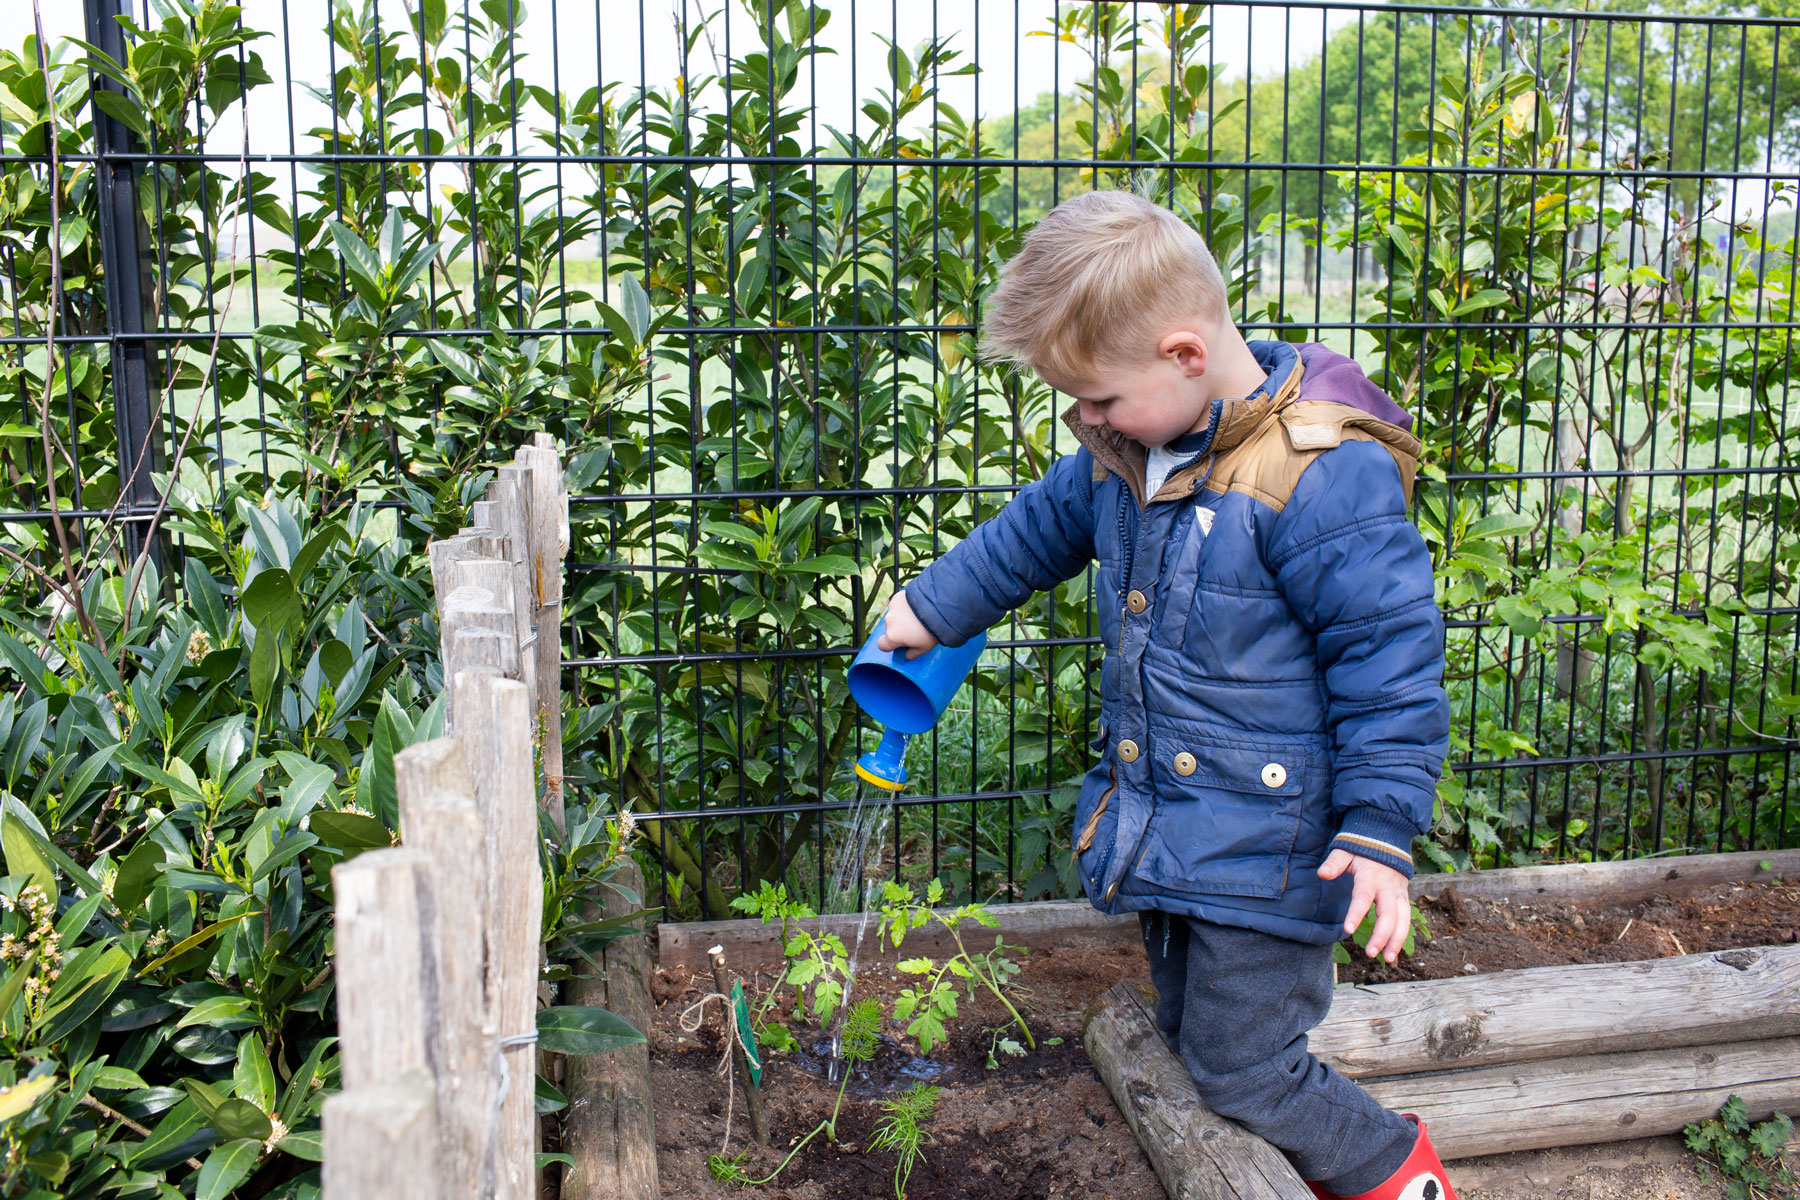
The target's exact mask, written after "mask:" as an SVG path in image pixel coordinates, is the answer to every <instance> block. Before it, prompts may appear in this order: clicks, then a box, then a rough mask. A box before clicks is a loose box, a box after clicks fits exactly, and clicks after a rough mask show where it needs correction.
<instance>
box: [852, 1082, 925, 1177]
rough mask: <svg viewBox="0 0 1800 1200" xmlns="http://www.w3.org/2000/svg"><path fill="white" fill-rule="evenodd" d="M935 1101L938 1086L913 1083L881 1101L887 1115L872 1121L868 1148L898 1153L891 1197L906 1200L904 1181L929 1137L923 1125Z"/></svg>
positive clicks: (921, 1154) (910, 1173)
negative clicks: (871, 1132)
mask: <svg viewBox="0 0 1800 1200" xmlns="http://www.w3.org/2000/svg"><path fill="white" fill-rule="evenodd" d="M937 1102H938V1089H937V1088H935V1087H933V1086H932V1085H931V1084H928V1083H915V1084H913V1085H912V1086H911V1087H909V1088H907V1089H906V1090H905V1091H904V1092H901V1093H900V1094H899V1095H898V1096H895V1097H894V1098H893V1099H891V1100H883V1101H882V1102H881V1107H882V1108H883V1109H885V1110H886V1112H887V1114H888V1115H887V1116H886V1117H884V1118H883V1119H882V1120H881V1121H879V1122H878V1123H877V1124H876V1126H875V1136H874V1137H872V1138H870V1139H869V1149H871V1150H893V1151H896V1152H897V1153H898V1154H899V1156H900V1157H899V1159H898V1161H896V1162H895V1164H894V1200H906V1183H907V1180H909V1179H911V1178H912V1173H913V1167H914V1166H915V1165H916V1164H917V1163H918V1161H919V1160H920V1159H921V1158H923V1157H925V1155H924V1151H923V1150H922V1149H921V1148H922V1147H923V1146H924V1145H925V1143H927V1142H929V1141H930V1140H931V1134H930V1133H928V1132H927V1131H926V1130H925V1129H924V1127H923V1126H924V1123H925V1122H926V1121H929V1120H930V1119H931V1117H932V1114H933V1113H935V1112H936V1111H937Z"/></svg>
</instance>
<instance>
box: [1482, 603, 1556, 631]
mask: <svg viewBox="0 0 1800 1200" xmlns="http://www.w3.org/2000/svg"><path fill="white" fill-rule="evenodd" d="M1494 616H1496V617H1498V618H1499V619H1500V620H1501V621H1503V622H1505V623H1506V627H1507V628H1508V629H1510V630H1512V631H1513V632H1514V633H1516V634H1518V635H1519V636H1520V637H1528V638H1529V637H1536V636H1537V635H1538V634H1539V633H1541V632H1542V631H1543V628H1544V622H1543V620H1542V618H1541V615H1540V614H1539V613H1537V612H1535V611H1533V609H1532V607H1530V606H1528V605H1527V603H1526V602H1525V601H1524V600H1522V599H1520V598H1519V597H1518V596H1501V597H1500V598H1499V599H1497V600H1495V601H1494Z"/></svg>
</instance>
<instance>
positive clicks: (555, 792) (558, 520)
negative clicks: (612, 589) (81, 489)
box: [518, 433, 569, 829]
mask: <svg viewBox="0 0 1800 1200" xmlns="http://www.w3.org/2000/svg"><path fill="white" fill-rule="evenodd" d="M518 458H519V460H520V461H521V463H522V465H524V466H525V467H526V468H527V477H528V482H527V485H526V494H527V496H528V499H529V503H528V508H529V509H530V513H531V529H530V538H529V545H528V548H527V549H528V554H529V562H530V568H531V580H532V593H531V598H532V603H533V612H532V633H533V635H534V636H535V637H536V638H537V641H536V642H534V643H533V644H532V652H533V653H534V654H535V656H536V658H537V687H538V691H537V702H538V704H537V726H538V743H539V747H540V750H539V755H540V758H541V760H542V762H543V764H544V794H543V799H542V801H541V803H542V805H543V808H544V811H545V812H546V813H549V814H550V819H551V820H552V821H553V822H555V824H556V827H557V828H558V829H561V828H562V827H563V776H562V772H563V748H562V734H563V730H562V617H563V610H562V605H563V558H564V556H565V555H567V554H568V552H569V493H568V491H567V489H565V488H564V487H563V472H562V459H561V457H560V456H559V455H558V454H557V453H556V450H555V447H554V446H553V444H552V443H551V441H550V435H549V434H545V433H540V434H538V435H537V444H536V445H535V446H525V447H521V448H520V450H519V453H518Z"/></svg>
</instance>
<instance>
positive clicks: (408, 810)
mask: <svg viewBox="0 0 1800 1200" xmlns="http://www.w3.org/2000/svg"><path fill="white" fill-rule="evenodd" d="M394 784H395V788H396V791H397V792H398V793H399V798H400V832H401V837H402V839H404V841H405V844H406V846H407V847H408V848H409V849H413V850H417V851H419V852H420V853H422V854H424V855H425V857H426V859H427V860H428V861H429V863H430V875H431V884H432V891H433V892H434V894H436V895H438V896H443V897H454V898H455V899H454V901H453V902H447V903H440V904H438V905H437V906H436V912H437V948H438V998H439V1001H438V1002H439V1011H440V1013H441V1015H442V1020H441V1025H440V1036H441V1042H442V1047H443V1049H442V1053H441V1055H440V1058H439V1062H438V1080H437V1086H438V1145H439V1155H440V1161H441V1163H442V1171H441V1175H442V1184H443V1195H444V1197H445V1198H446V1200H464V1198H467V1200H484V1198H485V1197H488V1196H491V1195H493V1194H494V1186H495V1177H496V1168H495V1153H496V1145H495V1140H494V1119H493V1118H494V1112H495V1093H496V1086H497V1083H498V1080H497V1079H496V1077H495V1073H494V1053H495V1050H496V1049H497V1046H496V1042H497V1039H498V1036H499V1034H498V1032H497V1030H496V1029H495V1027H494V1025H493V1022H492V1020H491V1019H490V1017H489V1015H488V1005H487V986H486V980H485V978H484V974H483V972H484V969H485V968H484V964H485V962H486V960H487V956H488V954H489V943H490V941H491V938H490V931H489V929H488V925H487V911H488V878H487V870H486V866H487V861H486V860H487V839H486V835H485V833H484V831H483V829H482V823H481V816H480V814H479V813H478V812H477V811H476V808H475V797H474V785H473V783H472V782H471V781H470V778H469V771H468V768H467V767H466V766H464V765H463V756H462V750H461V747H460V746H459V745H458V743H457V740H456V739H455V738H449V737H444V738H437V739H434V740H432V741H429V742H420V743H418V744H417V745H413V746H408V747H407V748H406V749H404V750H402V751H400V752H399V753H398V754H396V755H394Z"/></svg>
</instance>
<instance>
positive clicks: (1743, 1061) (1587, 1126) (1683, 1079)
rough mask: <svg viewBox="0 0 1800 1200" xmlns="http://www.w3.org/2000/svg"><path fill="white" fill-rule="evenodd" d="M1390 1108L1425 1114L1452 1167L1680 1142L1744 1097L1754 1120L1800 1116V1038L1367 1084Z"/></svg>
mask: <svg viewBox="0 0 1800 1200" xmlns="http://www.w3.org/2000/svg"><path fill="white" fill-rule="evenodd" d="M1362 1083H1363V1086H1364V1087H1366V1088H1367V1089H1368V1090H1369V1092H1370V1093H1371V1094H1372V1095H1373V1096H1374V1097H1375V1098H1376V1099H1377V1100H1379V1101H1381V1103H1382V1104H1384V1105H1386V1106H1387V1107H1389V1108H1393V1109H1398V1110H1402V1111H1405V1112H1412V1113H1417V1114H1419V1116H1420V1118H1421V1119H1423V1120H1424V1121H1425V1122H1426V1124H1428V1125H1429V1126H1430V1127H1431V1141H1432V1144H1433V1145H1434V1146H1436V1147H1437V1150H1438V1153H1439V1155H1440V1156H1442V1157H1444V1158H1446V1159H1454V1158H1473V1157H1475V1156H1477V1155H1482V1154H1498V1153H1501V1152H1502V1151H1508V1150H1539V1149H1545V1148H1548V1147H1551V1146H1579V1145H1587V1144H1590V1143H1594V1142H1613V1141H1622V1140H1624V1139H1627V1138H1641V1137H1653V1136H1656V1135H1658V1134H1665V1133H1679V1132H1680V1131H1681V1129H1682V1127H1683V1126H1685V1125H1687V1124H1689V1123H1690V1122H1693V1121H1701V1120H1705V1119H1706V1118H1707V1117H1710V1116H1713V1115H1714V1114H1716V1113H1717V1112H1718V1111H1719V1108H1720V1106H1721V1105H1723V1104H1724V1103H1725V1101H1726V1100H1727V1099H1729V1098H1730V1097H1731V1096H1732V1095H1734V1094H1735V1095H1738V1096H1741V1097H1743V1100H1744V1103H1745V1104H1746V1105H1748V1107H1749V1110H1750V1114H1751V1119H1752V1120H1761V1119H1763V1118H1765V1117H1767V1116H1768V1115H1769V1113H1770V1112H1772V1111H1775V1110H1777V1109H1779V1110H1781V1111H1782V1112H1793V1111H1795V1109H1796V1106H1800V1038H1792V1037H1785V1038H1762V1039H1760V1040H1757V1041H1748V1042H1720V1043H1715V1044H1712V1045H1702V1046H1686V1047H1681V1048H1678V1049H1674V1050H1642V1051H1637V1052H1635V1053H1627V1054H1585V1055H1581V1056H1578V1057H1574V1058H1557V1059H1544V1060H1540V1061H1537V1062H1525V1063H1503V1064H1501V1065H1498V1066H1492V1067H1477V1068H1475V1069H1473V1070H1467V1071H1437V1072H1433V1073H1431V1074H1428V1075H1402V1076H1396V1077H1394V1078H1390V1079H1365V1080H1363V1081H1362Z"/></svg>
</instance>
